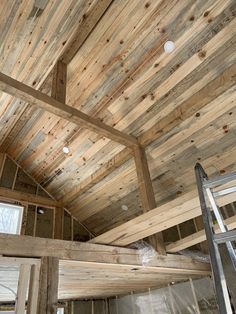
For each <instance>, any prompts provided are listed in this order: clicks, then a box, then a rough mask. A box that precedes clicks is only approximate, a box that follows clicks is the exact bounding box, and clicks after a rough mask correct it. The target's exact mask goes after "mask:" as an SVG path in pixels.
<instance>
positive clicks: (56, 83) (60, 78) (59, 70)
mask: <svg viewBox="0 0 236 314" xmlns="http://www.w3.org/2000/svg"><path fill="white" fill-rule="evenodd" d="M66 78H67V65H66V64H65V63H63V62H62V61H58V62H57V63H56V65H55V68H54V72H53V80H52V97H53V98H55V99H56V100H58V101H60V102H62V103H65V102H66Z"/></svg>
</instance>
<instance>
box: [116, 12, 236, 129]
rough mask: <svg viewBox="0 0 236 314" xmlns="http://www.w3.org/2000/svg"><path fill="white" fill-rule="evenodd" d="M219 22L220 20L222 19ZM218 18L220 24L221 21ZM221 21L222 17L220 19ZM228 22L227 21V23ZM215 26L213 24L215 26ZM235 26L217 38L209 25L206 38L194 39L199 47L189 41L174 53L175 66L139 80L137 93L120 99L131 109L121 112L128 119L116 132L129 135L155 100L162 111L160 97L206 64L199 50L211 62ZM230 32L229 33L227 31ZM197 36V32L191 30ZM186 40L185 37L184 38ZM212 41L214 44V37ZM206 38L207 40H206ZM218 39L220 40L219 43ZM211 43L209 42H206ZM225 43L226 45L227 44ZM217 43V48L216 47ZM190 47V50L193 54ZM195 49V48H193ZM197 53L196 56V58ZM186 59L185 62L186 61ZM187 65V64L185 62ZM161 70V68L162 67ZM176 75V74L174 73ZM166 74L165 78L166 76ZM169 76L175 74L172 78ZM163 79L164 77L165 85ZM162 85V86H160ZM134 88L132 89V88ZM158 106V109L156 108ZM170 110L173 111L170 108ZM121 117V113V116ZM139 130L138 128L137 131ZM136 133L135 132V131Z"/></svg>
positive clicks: (117, 124)
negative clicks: (206, 52)
mask: <svg viewBox="0 0 236 314" xmlns="http://www.w3.org/2000/svg"><path fill="white" fill-rule="evenodd" d="M219 18H220V17H219ZM219 18H218V20H219ZM221 18H222V17H221ZM225 21H226V19H225ZM212 23H213V22H212ZM215 25H219V24H218V23H216V22H215ZM233 25H234V23H233V24H232V25H228V26H226V27H225V28H224V29H223V30H222V31H221V32H220V34H219V35H216V36H215V32H213V31H212V30H214V26H213V25H212V26H211V25H209V29H208V30H207V29H206V30H207V32H206V30H205V34H201V33H200V34H199V35H198V36H197V37H196V38H195V42H196V43H197V44H195V45H194V41H193V40H192V41H188V42H187V47H185V49H183V50H182V49H181V50H180V52H179V53H178V46H177V49H176V52H175V54H176V55H175V58H174V60H173V61H174V62H172V65H167V66H166V67H165V68H164V69H163V71H162V69H160V70H159V71H158V72H157V73H155V72H156V71H154V70H153V71H152V72H153V76H151V78H150V79H149V80H147V81H144V80H140V84H139V85H137V86H135V83H134V90H132V89H131V92H130V94H129V93H127V94H126V92H125V93H124V96H123V95H122V96H121V99H122V102H121V107H124V105H122V103H123V101H124V100H125V98H127V99H128V100H127V102H126V105H125V108H128V109H127V110H129V111H128V112H127V111H125V112H122V113H123V114H124V116H125V118H124V119H122V120H120V121H119V122H118V123H116V128H118V129H119V128H120V127H121V128H122V129H125V130H126V132H130V131H131V130H130V128H129V127H128V126H129V125H130V124H131V123H132V122H134V121H135V120H137V119H138V117H139V116H138V115H140V116H142V113H146V111H149V109H150V108H151V107H152V106H153V100H155V104H156V106H155V107H159V100H160V98H161V97H165V96H166V95H168V93H169V91H170V90H171V89H173V88H174V87H175V86H176V85H177V84H178V83H179V82H181V81H182V80H183V79H184V78H185V77H186V76H187V75H188V74H190V73H191V72H192V71H194V69H196V68H197V67H199V66H200V65H201V63H202V62H204V61H205V58H200V53H199V52H198V50H199V48H201V49H202V50H203V51H205V50H207V51H208V54H207V57H208V58H210V57H211V54H212V55H214V53H215V51H217V49H218V48H219V47H221V46H223V44H221V41H222V40H221V39H222V38H224V40H225V41H227V38H225V37H224V34H227V32H231V34H229V37H228V39H229V38H230V36H232V33H234V28H235V27H234V26H233ZM211 27H212V29H211ZM227 29H228V31H227ZM192 31H193V32H194V30H192ZM185 36H186V34H185ZM212 36H214V37H213V39H212V40H210V39H211V37H212ZM206 38H207V40H206ZM217 38H218V39H217ZM208 40H209V42H207V41H208ZM224 40H223V41H224ZM204 42H207V43H206V45H203V47H201V44H202V43H204ZM215 43H217V44H218V47H217V44H215ZM176 45H178V41H177V42H176ZM190 47H191V50H190ZM193 47H194V48H193ZM193 53H194V54H193ZM191 54H193V56H191ZM184 58H185V60H184ZM185 61H186V62H185ZM159 66H160V65H159ZM173 72H174V73H173ZM163 74H164V76H163ZM170 74H172V75H171V76H170ZM163 77H165V79H164V81H163ZM156 81H157V82H158V85H156V86H155V82H156ZM160 82H162V83H161V84H160ZM131 87H132V86H131ZM145 90H146V91H149V92H148V93H145ZM135 91H136V93H137V91H138V97H136V93H135ZM132 98H134V101H135V102H136V106H135V108H134V109H133V110H131V109H132V102H131V101H132ZM113 104H114V105H115V104H116V102H114V103H113ZM157 105H158V106H157ZM138 108H140V110H138ZM170 110H171V108H170ZM167 113H168V112H167V108H166V107H165V111H164V112H163V114H167ZM118 114H119V112H118ZM156 114H158V117H160V118H161V116H162V113H161V110H160V109H159V112H157V113H156ZM150 117H153V116H151V115H149V118H150ZM135 122H136V126H137V125H141V124H139V123H137V122H138V121H135ZM136 128H137V127H136ZM132 131H133V130H132Z"/></svg>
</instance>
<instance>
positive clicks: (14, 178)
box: [0, 153, 90, 241]
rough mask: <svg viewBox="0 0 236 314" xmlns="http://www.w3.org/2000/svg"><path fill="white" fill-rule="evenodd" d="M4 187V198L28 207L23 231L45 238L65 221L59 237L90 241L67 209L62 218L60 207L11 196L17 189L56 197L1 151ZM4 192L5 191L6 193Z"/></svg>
mask: <svg viewBox="0 0 236 314" xmlns="http://www.w3.org/2000/svg"><path fill="white" fill-rule="evenodd" d="M0 188H5V189H6V190H4V192H6V193H5V194H4V193H2V194H1V195H0V202H7V203H11V204H19V205H22V206H23V207H24V218H23V224H22V230H21V234H25V235H29V236H36V237H42V238H54V237H55V225H56V224H57V223H61V224H62V228H61V231H60V232H61V234H60V235H59V236H58V237H57V238H60V239H64V240H74V241H87V240H89V239H90V234H89V232H88V231H87V230H86V229H85V228H84V227H83V226H82V225H81V224H80V223H79V222H78V221H77V220H76V219H75V218H74V217H72V216H71V215H70V214H69V213H68V212H67V211H66V210H63V209H62V210H63V212H62V216H63V217H62V218H61V221H60V222H59V221H58V220H57V216H56V215H55V211H56V208H55V207H52V206H41V205H38V204H35V202H34V203H31V202H30V201H24V202H22V201H21V200H20V199H19V200H17V199H14V200H13V199H11V197H10V196H9V195H8V193H7V191H17V192H20V193H23V194H24V193H27V194H30V195H36V196H42V197H44V198H46V199H49V200H53V198H52V196H50V195H49V194H48V193H47V191H46V190H45V189H44V188H43V187H42V186H41V185H40V184H39V183H37V182H36V181H35V180H34V179H33V178H32V177H31V176H30V175H29V174H27V173H26V172H25V171H24V170H23V169H22V168H21V167H20V166H19V165H18V164H17V163H15V162H14V161H13V160H12V159H11V158H10V157H9V156H7V155H6V154H2V153H0ZM3 194H4V195H3Z"/></svg>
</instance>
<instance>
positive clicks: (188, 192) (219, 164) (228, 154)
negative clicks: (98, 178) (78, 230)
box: [87, 129, 236, 245]
mask: <svg viewBox="0 0 236 314" xmlns="http://www.w3.org/2000/svg"><path fill="white" fill-rule="evenodd" d="M235 131H236V130H235V129H234V130H232V133H233V132H234V135H233V137H235ZM228 144H229V147H224V148H223V152H217V151H214V150H213V152H212V154H211V155H210V156H209V157H208V158H203V160H202V162H203V165H204V168H205V169H206V171H207V172H208V173H209V175H210V176H214V175H219V174H220V173H223V172H226V173H230V172H232V171H235V170H236V166H235V156H236V149H235V142H234V143H233V145H232V141H231V142H228ZM214 147H216V145H215V143H214V144H212V147H210V149H213V148H214ZM217 153H219V154H217ZM188 158H190V156H188V157H187V158H183V164H182V165H179V173H176V174H175V175H176V176H178V175H180V176H181V175H182V182H186V177H187V178H188V180H190V181H188V182H189V183H188V185H187V186H186V187H184V185H182V186H179V188H180V189H179V191H178V192H177V193H176V194H175V195H172V198H170V199H169V200H166V201H165V202H164V204H166V205H168V203H169V202H170V204H171V201H173V202H176V201H177V202H178V199H181V204H182V205H183V206H187V207H186V209H189V208H193V206H192V204H194V197H193V194H194V195H195V196H196V200H197V194H196V189H195V181H194V174H193V169H192V164H194V162H192V163H191V162H190V163H191V165H190V166H188V167H187V169H186V165H185V164H186V161H187V160H188ZM185 169H186V170H185ZM191 181H192V182H191ZM154 188H155V181H154ZM187 196H188V198H187V199H185V198H186V197H187ZM188 201H190V202H191V206H190V205H188ZM182 205H181V206H182ZM161 206H162V205H161ZM158 208H161V207H160V205H159V204H158V206H157V209H158ZM181 211H182V210H181ZM181 211H179V216H178V217H177V216H176V217H174V212H173V211H172V212H171V213H170V216H167V212H165V214H164V216H163V217H165V218H166V219H167V220H168V223H167V222H166V226H164V225H163V226H162V227H161V229H162V228H163V229H162V230H165V229H168V228H169V227H170V226H171V224H172V225H175V224H178V223H181V222H183V221H185V220H189V219H192V218H193V217H196V216H198V215H199V214H200V208H199V207H198V209H197V208H195V209H193V210H192V211H189V212H188V211H186V213H184V214H183V213H182V214H181ZM103 215H105V213H103ZM141 216H142V215H141ZM141 216H140V217H139V220H140V222H141ZM172 218H174V220H173V221H172V220H171V219H172ZM98 219H99V217H97V220H98ZM160 219H161V218H159V225H156V226H154V227H153V223H151V222H150V221H151V220H147V219H143V222H141V225H142V227H144V229H143V230H146V231H150V232H154V233H155V232H159V231H160V229H159V226H161V220H160ZM132 222H133V220H130V221H129V223H130V226H126V227H125V229H126V230H127V233H130V232H132V231H131V225H132ZM134 222H135V221H134ZM87 223H88V221H87ZM149 223H151V225H149ZM116 225H118V224H116ZM119 225H120V226H122V224H121V223H120V224H119ZM141 225H140V226H141ZM87 226H89V224H87ZM145 226H146V228H145ZM151 226H152V227H151ZM118 228H119V227H118ZM132 228H133V230H136V231H134V234H135V232H136V235H138V234H139V232H140V239H141V238H143V237H146V236H147V234H146V235H145V234H144V233H142V232H141V229H140V228H139V223H138V224H133V226H132ZM109 229H110V227H109ZM94 230H96V229H94ZM154 230H155V231H154ZM110 232H112V233H111V234H109V235H108V238H109V239H111V235H112V234H114V235H115V234H116V236H117V237H119V235H118V234H117V233H116V229H114V230H111V231H110ZM105 235H106V233H104V236H105ZM102 237H103V235H102ZM137 239H138V237H137V236H136V239H132V241H131V242H133V241H136V240H137ZM107 241H108V240H105V242H103V243H107V244H108V242H107ZM131 242H129V243H131ZM99 243H100V242H99ZM109 243H110V242H109ZM116 244H118V243H116ZM126 244H128V242H127V243H126ZM119 245H124V243H123V244H121V242H119Z"/></svg>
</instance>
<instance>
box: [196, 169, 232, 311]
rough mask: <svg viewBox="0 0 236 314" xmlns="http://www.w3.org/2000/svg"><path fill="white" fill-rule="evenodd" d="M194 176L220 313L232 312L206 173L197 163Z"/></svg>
mask: <svg viewBox="0 0 236 314" xmlns="http://www.w3.org/2000/svg"><path fill="white" fill-rule="evenodd" d="M195 176H196V181H197V187H198V194H199V199H200V205H201V209H202V217H203V223H204V227H205V232H206V238H207V241H208V246H209V253H210V259H211V265H212V273H213V278H214V283H215V290H216V295H217V300H218V305H219V310H220V313H221V314H232V309H231V304H230V298H229V294H228V289H227V285H226V280H225V275H224V271H223V265H222V261H221V257H220V252H219V248H218V245H217V243H216V242H214V240H213V237H214V229H213V220H212V216H211V212H210V209H209V208H208V207H207V204H206V199H205V194H204V188H203V182H204V180H207V175H206V174H205V172H204V170H203V168H202V166H201V165H200V164H199V163H197V164H196V166H195Z"/></svg>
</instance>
